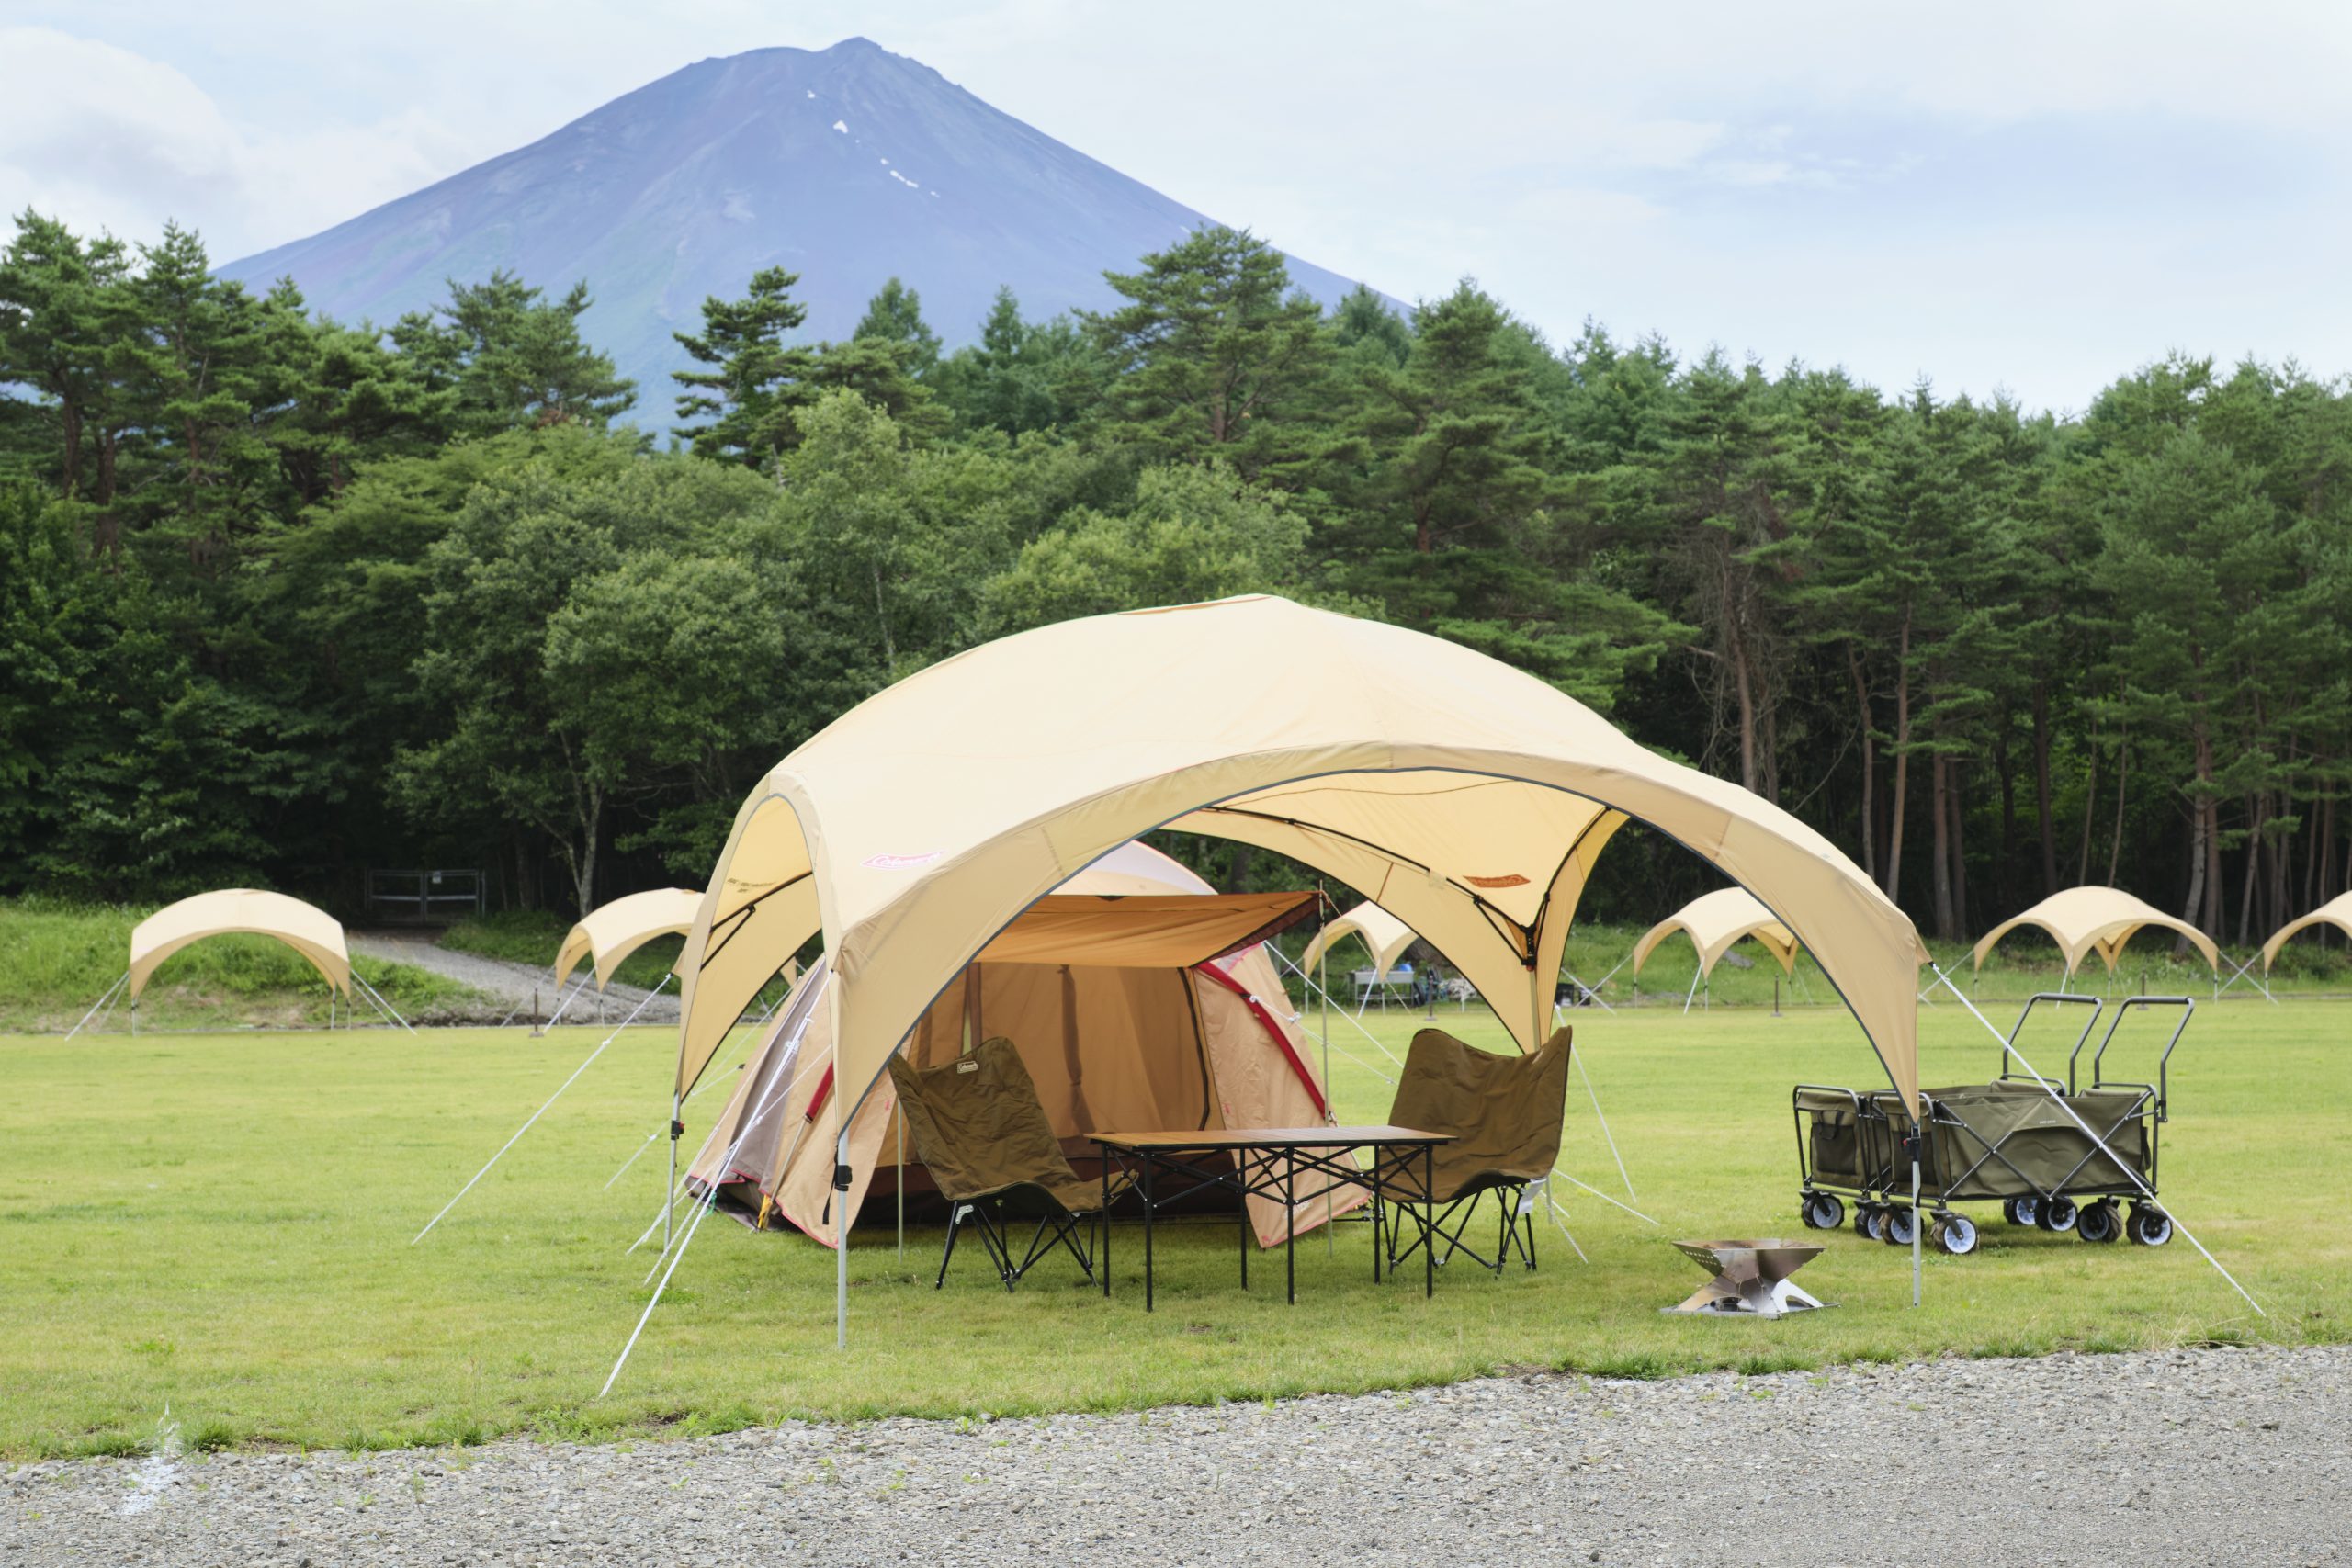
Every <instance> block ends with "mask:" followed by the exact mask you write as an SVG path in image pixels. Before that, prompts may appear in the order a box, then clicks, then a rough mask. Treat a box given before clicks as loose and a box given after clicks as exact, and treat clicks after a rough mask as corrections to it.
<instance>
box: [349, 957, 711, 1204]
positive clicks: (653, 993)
mask: <svg viewBox="0 0 2352 1568" xmlns="http://www.w3.org/2000/svg"><path fill="white" fill-rule="evenodd" d="M360 983H361V984H362V985H365V984H367V982H366V981H364V980H363V981H361V982H360ZM669 983H670V976H667V975H664V976H662V986H667V985H668V984H669ZM662 986H656V987H654V988H653V989H652V990H650V991H648V992H647V993H646V994H645V1001H643V1002H639V1003H638V1004H637V1012H632V1013H630V1014H629V1015H628V1018H625V1019H623V1020H621V1021H620V1022H619V1023H618V1024H617V1025H616V1026H615V1028H614V1030H613V1032H611V1033H610V1034H607V1035H605V1038H604V1041H603V1043H600V1044H599V1045H598V1046H597V1047H596V1048H595V1049H594V1051H591V1052H589V1053H588V1060H587V1061H585V1062H582V1063H581V1064H580V1065H579V1066H576V1067H574V1068H572V1069H571V1077H568V1078H566V1079H564V1080H563V1083H562V1085H561V1086H560V1088H558V1089H556V1091H555V1092H554V1093H553V1094H551V1095H549V1096H548V1099H547V1105H542V1106H540V1107H539V1108H538V1109H537V1111H532V1112H531V1115H530V1119H529V1120H528V1121H526V1122H524V1123H523V1124H522V1125H521V1126H520V1127H517V1128H515V1135H514V1136H513V1137H511V1138H509V1139H507V1140H506V1142H505V1143H504V1144H503V1145H500V1147H499V1150H498V1152H497V1153H496V1154H494V1155H492V1156H490V1165H485V1166H483V1167H482V1168H481V1169H480V1170H478V1171H476V1172H474V1179H473V1181H469V1182H467V1183H466V1184H465V1185H464V1186H463V1187H460V1188H458V1197H457V1198H452V1199H450V1200H449V1201H447V1202H446V1203H444V1204H442V1205H441V1213H438V1214H435V1215H434V1216H433V1217H432V1218H431V1219H430V1220H427V1221H426V1222H425V1223H424V1230H421V1231H419V1232H417V1233H416V1234H415V1235H413V1236H411V1237H410V1238H409V1243H408V1244H409V1245H410V1246H411V1247H414V1246H415V1245H416V1244H417V1243H418V1242H420V1241H423V1240H424V1238H425V1236H426V1235H428V1234H429V1233H430V1232H431V1231H432V1229H433V1227H434V1226H435V1225H437V1224H440V1223H441V1220H442V1217H443V1216H444V1215H446V1214H447V1213H448V1212H449V1211H450V1210H452V1209H454V1208H456V1207H457V1206H458V1198H463V1197H464V1196H465V1195H466V1194H467V1193H469V1192H470V1191H472V1190H474V1183H475V1182H479V1181H480V1180H481V1179H482V1178H483V1177H485V1176H488V1175H489V1174H490V1167H491V1166H492V1165H496V1164H497V1163H498V1162H499V1161H500V1160H502V1159H503V1158H505V1157H506V1151H507V1150H508V1149H511V1148H513V1147H514V1146H515V1145H516V1144H517V1143H519V1142H521V1141H522V1137H523V1134H526V1133H527V1132H529V1131H530V1130H531V1123H532V1122H537V1120H538V1119H539V1118H540V1117H542V1116H544V1115H546V1114H547V1113H548V1106H549V1105H553V1104H554V1103H555V1102H556V1101H557V1100H561V1099H562V1098H563V1091H564V1090H565V1089H570V1088H571V1086H572V1085H573V1084H575V1083H577V1082H578V1081H579V1080H580V1075H581V1074H582V1073H584V1072H586V1071H587V1070H588V1068H589V1067H590V1066H591V1065H592V1064H594V1062H595V1060H596V1058H597V1057H599V1056H601V1055H604V1054H605V1046H606V1045H610V1044H611V1043H613V1042H614V1041H616V1040H617V1039H619V1038H620V1036H621V1031H622V1030H624V1029H627V1028H628V1026H629V1021H630V1020H632V1019H634V1018H636V1017H637V1014H638V1013H639V1012H643V1011H644V1010H645V1005H646V1002H650V1001H651V1000H652V999H653V998H655V997H657V996H659V995H660V994H661V992H662Z"/></svg>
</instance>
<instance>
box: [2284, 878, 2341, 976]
mask: <svg viewBox="0 0 2352 1568" xmlns="http://www.w3.org/2000/svg"><path fill="white" fill-rule="evenodd" d="M2322 925H2326V926H2335V928H2337V929H2338V930H2339V931H2343V933H2344V934H2345V935H2346V936H2352V893H2339V894H2337V895H2336V896H2335V897H2333V898H2330V899H2329V900H2328V901H2327V902H2326V903H2324V904H2322V905H2321V906H2320V907H2319V908H2316V909H2313V910H2312V912H2311V913H2310V914H2308V915H2305V916H2304V917H2303V918H2302V919H2299V920H2289V921H2288V922H2287V923H2286V924H2285V925H2283V926H2280V927H2279V928H2278V930H2277V931H2274V932H2272V933H2271V937H2270V940H2269V941H2268V942H2264V943H2263V944H2262V967H2263V969H2264V971H2265V972H2266V973H2267V971H2268V970H2269V968H2270V966H2271V965H2272V964H2276V963H2278V950H2279V949H2280V948H2282V947H2284V946H2286V945H2287V939H2288V938H2289V937H2290V936H2293V935H2294V934H2295V933H2296V932H2297V931H2301V930H2302V929H2303V928H2304V927H2306V926H2322Z"/></svg>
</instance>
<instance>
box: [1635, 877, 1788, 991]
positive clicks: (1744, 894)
mask: <svg viewBox="0 0 2352 1568" xmlns="http://www.w3.org/2000/svg"><path fill="white" fill-rule="evenodd" d="M1676 931H1687V932H1689V933H1690V936H1691V945H1693V946H1694V947H1696V948H1698V950H1699V973H1700V974H1701V975H1702V976H1703V975H1709V974H1712V973H1713V971H1714V967H1715V961H1716V960H1717V959H1720V958H1721V957H1723V955H1724V953H1728V952H1730V951H1731V947H1732V944H1733V943H1734V942H1737V941H1738V940H1739V939H1740V938H1742V937H1744V936H1752V937H1754V938H1755V939H1756V941H1757V942H1758V944H1759V945H1761V946H1762V947H1763V949H1764V951H1765V952H1767V953H1770V954H1771V955H1772V956H1773V957H1774V958H1775V959H1778V960H1779V961H1780V964H1781V972H1782V973H1784V974H1790V975H1793V974H1795V973H1796V964H1797V947H1798V945H1799V944H1798V942H1797V939H1796V936H1795V934H1794V933H1793V932H1792V931H1790V930H1789V928H1788V927H1786V926H1784V925H1782V924H1781V922H1780V921H1779V920H1778V919H1774V918H1773V915H1772V911H1771V910H1770V909H1768V908H1765V907H1764V906H1763V905H1762V904H1761V903H1759V902H1758V900H1757V897H1756V895H1755V894H1753V893H1750V892H1749V891H1748V890H1747V888H1745V887H1719V888H1717V889H1715V891H1713V893H1705V894H1702V895H1701V896H1700V897H1696V898H1693V899H1691V902H1689V903H1688V904H1685V905H1683V906H1682V908H1679V909H1677V910H1676V911H1675V912H1674V913H1673V914H1671V915H1668V916H1667V918H1666V919H1662V920H1660V921H1659V922H1658V923H1657V924H1656V925H1654V926H1652V927H1651V928H1650V929H1649V930H1648V931H1644V932H1643V933H1642V940H1641V941H1639V942H1635V943H1634V974H1636V975H1638V974H1640V973H1641V972H1642V961H1643V960H1644V959H1645V958H1647V957H1648V956H1649V955H1650V949H1652V948H1654V947H1656V946H1657V944H1658V943H1659V942H1664V941H1665V940H1666V939H1667V938H1668V937H1669V936H1672V935H1673V934H1674V933H1675V932H1676Z"/></svg>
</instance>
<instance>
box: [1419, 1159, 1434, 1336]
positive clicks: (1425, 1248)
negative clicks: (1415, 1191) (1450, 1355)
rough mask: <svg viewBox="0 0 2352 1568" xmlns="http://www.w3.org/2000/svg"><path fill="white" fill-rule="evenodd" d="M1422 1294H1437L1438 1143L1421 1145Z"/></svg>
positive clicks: (1425, 1295)
mask: <svg viewBox="0 0 2352 1568" xmlns="http://www.w3.org/2000/svg"><path fill="white" fill-rule="evenodd" d="M1421 1198H1422V1203H1421V1295H1422V1297H1423V1298H1424V1299H1430V1298H1433V1297H1435V1296H1436V1294H1437V1238H1436V1236H1435V1235H1432V1234H1431V1233H1432V1232H1433V1231H1434V1230H1435V1229H1436V1228H1437V1145H1434V1144H1423V1145H1421Z"/></svg>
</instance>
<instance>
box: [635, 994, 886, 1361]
mask: <svg viewBox="0 0 2352 1568" xmlns="http://www.w3.org/2000/svg"><path fill="white" fill-rule="evenodd" d="M832 982H833V975H832V971H831V969H828V970H826V971H825V977H824V979H822V980H821V981H820V982H819V983H818V986H817V989H816V991H815V992H814V993H813V994H812V995H811V996H810V997H809V1011H808V1013H807V1015H806V1016H804V1017H803V1018H802V1019H801V1021H800V1027H799V1028H798V1029H797V1030H795V1031H793V1033H792V1038H791V1039H790V1040H787V1041H786V1042H785V1045H784V1052H785V1057H784V1060H785V1067H786V1069H789V1068H792V1067H795V1066H798V1065H799V1060H800V1043H801V1041H802V1040H804V1039H806V1038H807V1037H808V1033H809V1024H811V1023H813V1022H814V1021H816V1017H817V1004H818V1003H819V1002H820V1001H822V1000H824V997H825V987H827V986H830V985H831V984H832ZM818 1066H819V1064H817V1063H815V1062H811V1063H809V1065H808V1066H801V1067H800V1068H799V1070H798V1071H797V1072H795V1073H793V1075H792V1077H791V1080H790V1081H789V1082H787V1083H786V1085H785V1086H784V1089H783V1091H782V1092H783V1094H784V1096H785V1097H786V1098H787V1099H788V1098H789V1097H790V1096H791V1094H792V1091H793V1090H794V1089H798V1088H799V1087H800V1086H801V1084H802V1083H803V1082H805V1081H807V1079H808V1077H809V1074H810V1073H813V1072H815V1071H816V1070H817V1068H818ZM777 1076H778V1077H782V1076H783V1073H782V1072H781V1071H780V1072H779V1073H778V1074H777ZM713 1081H714V1082H715V1081H717V1080H715V1079H714V1080H713ZM834 1090H835V1093H836V1094H838V1093H839V1092H840V1086H839V1085H838V1084H837V1085H835V1086H834ZM775 1103H776V1097H775V1095H770V1096H769V1097H768V1098H767V1099H766V1100H763V1101H762V1102H761V1104H760V1106H759V1109H758V1110H757V1111H755V1112H754V1114H753V1115H752V1118H751V1120H749V1121H747V1122H744V1123H743V1125H742V1126H741V1128H739V1129H738V1130H737V1131H736V1134H735V1141H734V1142H733V1143H731V1144H729V1145H727V1152H726V1153H725V1154H724V1155H722V1156H719V1162H718V1174H719V1179H718V1180H717V1181H714V1182H713V1183H712V1184H711V1189H710V1199H711V1201H712V1202H714V1203H715V1202H717V1201H718V1190H719V1188H720V1187H722V1186H724V1185H725V1184H726V1177H727V1172H728V1169H729V1167H731V1166H732V1165H733V1164H734V1163H735V1156H736V1153H737V1152H738V1151H739V1150H741V1148H742V1146H743V1140H744V1139H745V1138H747V1137H749V1136H750V1135H751V1134H752V1129H753V1128H754V1127H756V1126H758V1125H759V1123H760V1122H762V1121H763V1120H764V1119H765V1118H766V1116H767V1113H768V1111H769V1109H770V1108H771V1107H772V1106H774V1105H775ZM844 1124H846V1123H844ZM803 1126H804V1129H805V1126H806V1122H804V1123H803ZM793 1144H794V1147H795V1148H796V1149H797V1147H798V1145H799V1139H798V1138H797V1136H796V1137H795V1138H794V1140H793ZM678 1190H679V1189H678V1179H677V1177H676V1175H675V1174H674V1173H673V1174H672V1176H671V1178H670V1190H669V1192H668V1193H667V1194H666V1195H665V1196H664V1197H663V1199H662V1210H661V1212H660V1213H657V1214H655V1215H654V1216H653V1224H650V1225H647V1226H646V1227H645V1233H644V1234H643V1235H639V1237H638V1238H637V1239H636V1240H635V1241H633V1242H631V1243H629V1244H628V1252H624V1253H622V1254H621V1256H622V1257H624V1258H626V1257H628V1254H629V1252H635V1251H636V1250H637V1249H638V1248H639V1247H643V1246H644V1245H645V1244H646V1243H647V1242H648V1241H650V1240H651V1239H652V1236H653V1230H654V1226H655V1225H662V1224H667V1223H668V1221H669V1218H670V1214H671V1212H672V1211H673V1210H674V1209H675V1208H676V1207H677V1206H678ZM669 1250H670V1238H669V1237H668V1236H666V1235H665V1236H663V1237H662V1255H663V1256H667V1255H668V1253H669ZM653 1266H654V1268H656V1269H658V1268H660V1267H661V1266H662V1259H661V1258H658V1257H657V1258H655V1259H654V1260H653ZM645 1278H646V1279H647V1280H651V1279H652V1278H653V1275H652V1273H651V1271H650V1270H649V1271H648V1272H647V1274H646V1276H645ZM623 1354H624V1356H626V1354H627V1352H623Z"/></svg>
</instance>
